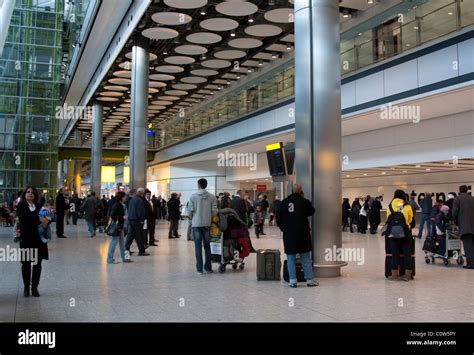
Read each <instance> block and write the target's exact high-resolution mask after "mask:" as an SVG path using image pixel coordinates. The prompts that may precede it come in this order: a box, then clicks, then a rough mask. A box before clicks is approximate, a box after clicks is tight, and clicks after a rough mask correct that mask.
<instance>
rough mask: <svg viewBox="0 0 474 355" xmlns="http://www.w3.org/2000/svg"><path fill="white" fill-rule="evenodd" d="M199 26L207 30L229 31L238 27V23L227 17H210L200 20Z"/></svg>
mask: <svg viewBox="0 0 474 355" xmlns="http://www.w3.org/2000/svg"><path fill="white" fill-rule="evenodd" d="M200 26H201V27H202V28H204V29H206V30H209V31H217V32H219V31H230V30H233V29H236V28H237V27H239V23H238V22H237V21H235V20H231V19H229V18H223V17H218V18H211V19H208V20H204V21H201V23H200Z"/></svg>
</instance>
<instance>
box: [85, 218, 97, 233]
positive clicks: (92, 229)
mask: <svg viewBox="0 0 474 355" xmlns="http://www.w3.org/2000/svg"><path fill="white" fill-rule="evenodd" d="M87 229H88V230H89V233H90V234H91V235H95V230H96V229H97V227H96V225H95V219H93V220H88V221H87Z"/></svg>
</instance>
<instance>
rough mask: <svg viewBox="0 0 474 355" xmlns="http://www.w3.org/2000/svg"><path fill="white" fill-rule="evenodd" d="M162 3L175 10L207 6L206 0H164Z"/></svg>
mask: <svg viewBox="0 0 474 355" xmlns="http://www.w3.org/2000/svg"><path fill="white" fill-rule="evenodd" d="M164 3H165V4H166V5H168V6H169V7H175V8H177V9H197V8H198V7H203V6H204V5H207V0H164Z"/></svg>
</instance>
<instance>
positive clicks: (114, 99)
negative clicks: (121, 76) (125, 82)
mask: <svg viewBox="0 0 474 355" xmlns="http://www.w3.org/2000/svg"><path fill="white" fill-rule="evenodd" d="M96 100H98V101H106V102H115V101H118V98H116V97H107V96H102V97H98V98H96Z"/></svg>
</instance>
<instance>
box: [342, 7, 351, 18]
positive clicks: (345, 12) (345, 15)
mask: <svg viewBox="0 0 474 355" xmlns="http://www.w3.org/2000/svg"><path fill="white" fill-rule="evenodd" d="M350 16H351V14H350V13H349V10H347V9H344V10H342V17H344V18H348V17H350Z"/></svg>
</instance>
